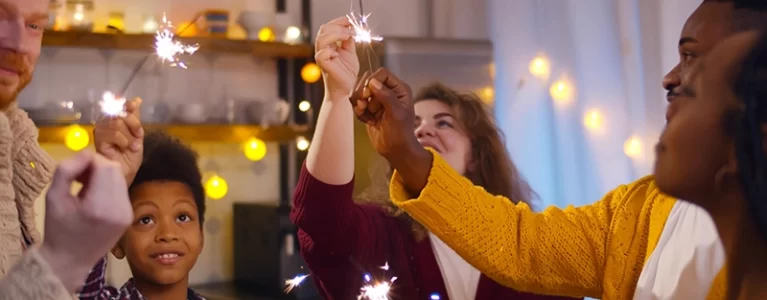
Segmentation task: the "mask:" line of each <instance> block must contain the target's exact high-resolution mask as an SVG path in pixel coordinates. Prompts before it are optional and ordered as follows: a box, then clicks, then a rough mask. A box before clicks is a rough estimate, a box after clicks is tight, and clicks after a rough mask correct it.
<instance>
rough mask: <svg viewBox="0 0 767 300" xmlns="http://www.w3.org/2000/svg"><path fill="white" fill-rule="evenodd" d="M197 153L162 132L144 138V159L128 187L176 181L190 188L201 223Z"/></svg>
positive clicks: (201, 191) (202, 195)
mask: <svg viewBox="0 0 767 300" xmlns="http://www.w3.org/2000/svg"><path fill="white" fill-rule="evenodd" d="M197 157H198V156H197V152H195V151H194V150H192V148H190V147H189V146H187V145H184V144H183V143H181V141H179V139H177V138H174V137H172V136H170V135H168V134H167V133H165V132H163V131H150V132H148V133H147V134H146V136H145V137H144V161H143V162H142V163H141V167H139V169H138V172H137V173H136V178H135V179H134V180H133V182H132V183H131V185H130V187H129V188H128V190H129V191H130V190H132V189H133V188H135V187H137V186H139V185H141V184H142V183H144V182H148V181H177V182H181V183H183V184H185V185H186V186H187V187H189V190H190V191H191V192H192V195H193V197H194V202H195V204H196V205H197V213H198V214H199V216H200V217H199V218H200V219H199V220H200V226H202V224H203V222H204V221H205V193H204V188H203V186H202V174H201V173H200V167H199V166H198V164H197Z"/></svg>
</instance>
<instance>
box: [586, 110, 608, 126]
mask: <svg viewBox="0 0 767 300" xmlns="http://www.w3.org/2000/svg"><path fill="white" fill-rule="evenodd" d="M604 122H605V120H604V116H602V113H601V112H599V110H596V109H592V110H589V111H587V112H586V115H585V116H583V125H584V126H586V128H588V129H591V130H598V129H602V125H604Z"/></svg>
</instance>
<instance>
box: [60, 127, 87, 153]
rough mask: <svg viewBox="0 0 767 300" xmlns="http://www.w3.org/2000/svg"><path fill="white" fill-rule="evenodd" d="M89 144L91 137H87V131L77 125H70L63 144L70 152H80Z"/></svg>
mask: <svg viewBox="0 0 767 300" xmlns="http://www.w3.org/2000/svg"><path fill="white" fill-rule="evenodd" d="M90 142H91V137H90V136H89V135H88V131H86V130H85V129H84V128H82V127H80V126H79V125H72V126H70V127H69V129H67V136H66V138H65V139H64V144H65V145H66V146H67V148H69V149H70V150H72V151H80V150H83V149H85V147H88V145H89V144H90Z"/></svg>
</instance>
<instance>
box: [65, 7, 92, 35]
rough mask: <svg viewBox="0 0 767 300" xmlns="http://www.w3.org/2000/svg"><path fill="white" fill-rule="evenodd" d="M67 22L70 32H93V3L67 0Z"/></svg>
mask: <svg viewBox="0 0 767 300" xmlns="http://www.w3.org/2000/svg"><path fill="white" fill-rule="evenodd" d="M66 7H67V11H66V22H67V24H68V27H69V30H73V31H93V1H92V0H67V5H66Z"/></svg>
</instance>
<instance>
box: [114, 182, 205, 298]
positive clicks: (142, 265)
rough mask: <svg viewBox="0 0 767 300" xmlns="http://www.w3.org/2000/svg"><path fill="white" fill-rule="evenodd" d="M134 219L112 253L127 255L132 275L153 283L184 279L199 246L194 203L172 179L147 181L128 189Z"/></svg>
mask: <svg viewBox="0 0 767 300" xmlns="http://www.w3.org/2000/svg"><path fill="white" fill-rule="evenodd" d="M130 197H131V204H132V205H133V213H134V215H135V220H134V222H133V225H131V227H130V228H128V230H127V231H126V232H125V234H124V235H123V237H122V239H121V240H120V243H119V244H118V246H117V247H115V249H113V250H112V253H113V254H114V255H115V256H116V257H117V258H120V259H122V258H123V257H126V256H127V257H128V264H129V265H130V268H131V271H132V272H133V276H134V277H136V278H138V279H141V280H143V281H147V282H149V283H153V284H159V285H168V284H174V283H177V282H180V281H182V280H185V279H186V278H187V276H188V274H189V271H190V270H191V269H192V267H194V264H195V262H196V261H197V257H198V256H199V255H200V251H202V246H203V233H202V229H201V227H200V222H199V220H200V216H199V214H198V212H197V205H196V204H195V202H194V197H193V195H192V192H191V191H190V190H189V188H188V187H187V186H186V185H185V184H183V183H180V182H176V181H148V182H145V183H142V184H140V185H138V186H136V187H134V188H133V189H131V195H130Z"/></svg>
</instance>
